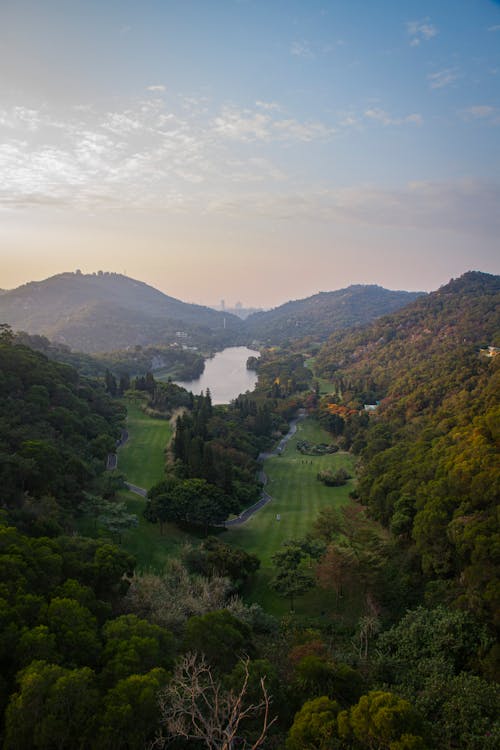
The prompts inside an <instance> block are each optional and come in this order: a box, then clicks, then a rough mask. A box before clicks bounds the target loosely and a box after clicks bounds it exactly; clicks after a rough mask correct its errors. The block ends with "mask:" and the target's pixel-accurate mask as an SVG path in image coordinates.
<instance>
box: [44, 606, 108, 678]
mask: <svg viewBox="0 0 500 750" xmlns="http://www.w3.org/2000/svg"><path fill="white" fill-rule="evenodd" d="M45 622H46V624H47V626H48V628H49V630H50V632H51V633H53V634H54V635H55V637H56V643H57V649H58V652H59V653H60V654H61V655H62V656H63V659H64V662H65V663H66V664H67V665H69V666H77V665H80V664H89V663H90V664H94V663H96V661H97V658H98V656H99V653H100V648H101V644H100V642H99V638H98V635H97V623H96V619H95V617H94V616H93V615H92V614H91V613H90V612H89V610H88V609H87V608H86V607H83V606H82V605H81V604H79V602H77V601H75V600H74V599H63V598H60V597H56V598H54V599H52V601H51V602H50V604H49V606H48V607H47V610H46V613H45Z"/></svg>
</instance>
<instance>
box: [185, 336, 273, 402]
mask: <svg viewBox="0 0 500 750" xmlns="http://www.w3.org/2000/svg"><path fill="white" fill-rule="evenodd" d="M258 356H259V352H256V351H254V350H253V349H248V348H247V347H246V346H230V347H228V348H227V349H224V351H222V352H217V354H216V355H215V357H212V359H206V360H205V369H204V370H203V373H202V374H201V376H200V377H199V378H197V379H196V380H188V381H184V380H175V381H174V382H175V383H176V384H177V385H181V386H182V387H183V388H186V389H187V390H188V391H193V393H194V394H195V395H198V394H199V393H201V391H206V389H207V388H209V389H210V393H211V394H212V403H213V404H228V403H229V402H230V401H232V400H233V399H234V398H236V397H237V396H239V395H240V393H245V391H253V389H254V387H255V384H256V382H257V373H256V372H254V371H253V370H247V366H246V365H247V359H248V358H249V357H258Z"/></svg>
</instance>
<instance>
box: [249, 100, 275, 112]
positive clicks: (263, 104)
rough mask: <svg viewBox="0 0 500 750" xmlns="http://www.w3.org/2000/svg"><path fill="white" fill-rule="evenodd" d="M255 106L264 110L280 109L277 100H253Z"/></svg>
mask: <svg viewBox="0 0 500 750" xmlns="http://www.w3.org/2000/svg"><path fill="white" fill-rule="evenodd" d="M255 106H256V107H259V109H266V110H276V111H279V110H280V109H281V107H280V105H279V104H278V102H262V101H260V100H257V101H256V102H255Z"/></svg>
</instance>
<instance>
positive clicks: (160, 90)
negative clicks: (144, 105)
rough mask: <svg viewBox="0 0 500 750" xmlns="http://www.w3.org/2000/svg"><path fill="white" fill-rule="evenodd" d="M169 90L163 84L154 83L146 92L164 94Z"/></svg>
mask: <svg viewBox="0 0 500 750" xmlns="http://www.w3.org/2000/svg"><path fill="white" fill-rule="evenodd" d="M166 90H167V89H166V87H165V86H164V85H163V84H162V83H154V84H153V85H152V86H147V87H146V91H153V92H156V93H163V92H165V91H166Z"/></svg>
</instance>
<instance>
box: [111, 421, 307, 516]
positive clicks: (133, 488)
mask: <svg viewBox="0 0 500 750" xmlns="http://www.w3.org/2000/svg"><path fill="white" fill-rule="evenodd" d="M305 417H306V410H305V409H299V412H298V415H297V416H296V417H295V419H292V421H291V422H290V429H289V430H288V432H287V434H286V435H285V437H283V438H281V440H280V441H279V443H278V445H277V446H276V448H274V449H273V450H272V451H267V452H265V453H259V455H258V457H257V461H260V462H262V463H263V462H264V461H265V460H266V459H268V458H272V457H273V456H280V455H281V454H282V453H283V451H284V450H285V448H286V444H287V443H288V441H289V440H290V438H292V437H293V436H294V435H295V433H296V432H297V424H298V423H299V421H300V420H301V419H304V418H305ZM127 440H128V432H127V430H123V431H122V434H121V437H120V439H119V440H117V441H116V448H117V450H118V448H119V447H120V446H122V445H125V443H126V442H127ZM117 466H118V455H117V454H116V453H110V454H109V455H108V461H107V468H108V469H109V470H111V469H116V468H117ZM259 481H260V482H261V483H262V485H263V489H262V495H261V498H260V500H257V502H256V503H254V504H253V505H251V506H250V507H249V508H245V510H243V511H241V513H240V515H239V516H237V517H236V518H231V519H230V520H229V521H225V522H224V523H223V524H220V525H221V526H225V527H226V528H230V527H231V526H241V524H243V523H245V521H248V519H249V518H251V516H253V514H254V513H257V511H258V510H260V509H261V508H263V507H264V505H267V504H268V503H269V502H270V501H271V500H272V499H273V498H272V496H271V495H270V494H269V493H268V492H267V491H266V489H265V488H266V485H267V475H266V473H265V471H264V469H260V471H259ZM125 487H126V488H127V489H128V490H130V492H134V493H135V494H136V495H140V496H141V497H147V494H148V491H147V490H146V489H144V487H138V486H137V485H136V484H130V482H125Z"/></svg>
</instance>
